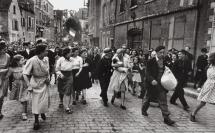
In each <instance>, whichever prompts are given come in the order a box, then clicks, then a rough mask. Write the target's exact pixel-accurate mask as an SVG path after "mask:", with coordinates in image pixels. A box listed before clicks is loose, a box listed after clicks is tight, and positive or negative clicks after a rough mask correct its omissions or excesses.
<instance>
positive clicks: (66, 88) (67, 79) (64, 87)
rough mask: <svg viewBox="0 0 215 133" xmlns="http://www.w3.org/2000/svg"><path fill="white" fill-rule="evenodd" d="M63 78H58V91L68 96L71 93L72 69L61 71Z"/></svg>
mask: <svg viewBox="0 0 215 133" xmlns="http://www.w3.org/2000/svg"><path fill="white" fill-rule="evenodd" d="M61 73H62V74H63V75H64V78H58V92H59V93H60V94H64V95H67V96H70V95H71V94H72V93H73V74H72V71H61Z"/></svg>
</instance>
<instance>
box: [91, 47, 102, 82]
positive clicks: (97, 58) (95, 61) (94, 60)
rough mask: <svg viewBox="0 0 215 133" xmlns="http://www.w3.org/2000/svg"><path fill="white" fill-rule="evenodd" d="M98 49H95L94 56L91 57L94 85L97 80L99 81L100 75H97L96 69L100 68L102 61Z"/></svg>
mask: <svg viewBox="0 0 215 133" xmlns="http://www.w3.org/2000/svg"><path fill="white" fill-rule="evenodd" d="M98 50H99V49H98V48H95V49H94V50H93V55H92V56H91V57H90V59H91V61H92V63H91V70H92V77H91V78H92V82H93V83H94V82H95V81H96V80H98V75H97V74H96V70H97V69H96V68H97V66H98V63H99V61H100V60H101V56H100V55H99V53H98Z"/></svg>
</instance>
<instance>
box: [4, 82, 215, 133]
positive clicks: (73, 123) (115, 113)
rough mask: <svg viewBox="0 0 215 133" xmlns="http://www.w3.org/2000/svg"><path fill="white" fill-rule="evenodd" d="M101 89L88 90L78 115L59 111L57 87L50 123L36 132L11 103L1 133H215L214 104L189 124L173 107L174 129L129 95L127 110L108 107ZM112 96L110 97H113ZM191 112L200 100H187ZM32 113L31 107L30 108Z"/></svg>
mask: <svg viewBox="0 0 215 133" xmlns="http://www.w3.org/2000/svg"><path fill="white" fill-rule="evenodd" d="M99 93H100V88H99V87H98V86H97V85H93V87H92V88H91V89H89V90H88V91H87V102H88V104H87V105H82V104H81V103H78V105H76V106H73V109H74V113H73V114H70V115H69V114H66V113H65V112H64V111H63V109H59V108H58V93H57V88H56V86H52V89H51V107H50V109H49V113H48V114H47V117H48V118H47V120H46V121H42V120H41V126H42V127H41V129H40V130H39V131H34V130H33V129H32V128H33V123H34V118H33V115H32V114H30V115H29V120H28V121H22V120H21V118H20V117H21V116H20V112H21V106H20V104H19V103H17V102H15V101H7V102H5V104H4V106H3V113H4V114H5V117H4V119H2V120H1V121H0V132H1V133H34V132H38V133H39V132H41V133H49V132H50V133H80V132H81V133H88V132H89V133H96V132H97V133H109V132H120V133H126V132H127V133H143V132H147V133H164V132H165V133H171V132H172V133H176V132H181V133H182V132H183V133H185V132H187V133H214V132H215V115H214V105H208V106H206V107H205V108H203V110H202V111H200V114H199V115H198V116H197V120H198V121H199V122H197V123H193V122H190V121H189V113H188V112H185V111H183V109H181V108H180V107H176V106H173V105H170V106H169V109H170V111H171V117H172V118H173V120H175V121H176V125H175V126H174V127H170V126H167V125H165V124H163V119H162V116H161V112H160V110H159V109H158V108H157V107H151V108H150V109H149V111H148V114H149V116H148V117H143V116H142V115H141V112H140V109H141V102H142V101H141V100H140V99H138V98H137V97H134V96H132V95H130V94H127V98H126V99H127V110H126V111H124V110H121V109H120V108H119V105H120V104H119V103H118V102H119V101H118V100H116V102H115V105H111V104H109V107H108V108H107V107H104V106H103V104H102V101H101V98H100V97H99ZM110 97H111V96H110V95H109V98H110ZM187 101H188V103H189V104H190V105H191V109H192V108H194V106H195V105H196V103H197V102H196V100H195V99H192V98H190V97H187ZM29 112H31V111H30V108H29Z"/></svg>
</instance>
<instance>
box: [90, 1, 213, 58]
mask: <svg viewBox="0 0 215 133" xmlns="http://www.w3.org/2000/svg"><path fill="white" fill-rule="evenodd" d="M214 2H215V1H214V0H100V1H96V0H89V23H90V25H89V35H90V36H91V39H92V40H93V39H95V40H97V43H95V42H93V41H91V42H92V44H96V46H100V47H101V48H103V47H107V46H109V47H110V46H114V47H116V48H119V47H121V46H122V45H123V44H127V45H128V47H130V48H134V49H137V48H142V49H146V50H148V49H150V48H155V47H156V46H158V45H164V46H166V48H167V49H171V48H175V49H178V50H181V49H183V48H184V47H185V46H189V47H190V48H191V53H192V54H193V55H194V56H195V57H197V56H198V55H199V54H200V51H201V48H205V47H206V48H208V50H209V51H210V52H214V51H215V32H214V28H215V25H214V24H215V17H214V16H215V3H214ZM98 44H99V45H98Z"/></svg>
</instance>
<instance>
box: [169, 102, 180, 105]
mask: <svg viewBox="0 0 215 133" xmlns="http://www.w3.org/2000/svg"><path fill="white" fill-rule="evenodd" d="M170 103H171V104H173V105H178V104H177V103H176V102H170Z"/></svg>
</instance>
